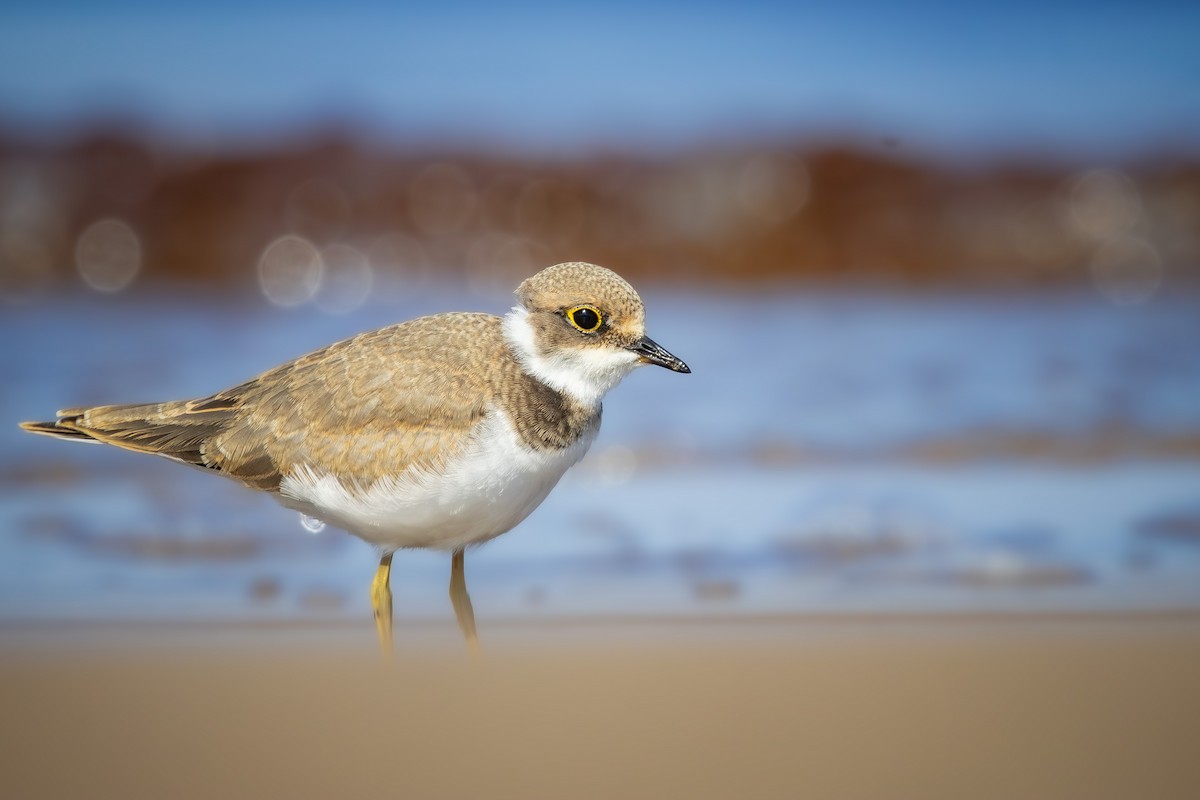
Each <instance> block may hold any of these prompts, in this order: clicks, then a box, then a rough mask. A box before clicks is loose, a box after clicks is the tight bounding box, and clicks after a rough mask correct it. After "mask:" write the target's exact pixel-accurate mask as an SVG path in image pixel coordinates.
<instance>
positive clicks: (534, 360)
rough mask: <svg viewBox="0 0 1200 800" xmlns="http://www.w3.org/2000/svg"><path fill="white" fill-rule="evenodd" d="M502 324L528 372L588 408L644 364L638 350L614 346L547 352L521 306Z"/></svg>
mask: <svg viewBox="0 0 1200 800" xmlns="http://www.w3.org/2000/svg"><path fill="white" fill-rule="evenodd" d="M503 328H504V338H505V339H506V340H507V341H508V343H509V345H510V346H511V347H512V348H513V350H514V351H515V352H516V354H517V358H518V359H520V361H521V365H522V366H523V367H524V368H525V371H526V372H528V373H529V374H530V375H532V376H533V377H535V378H537V379H538V380H539V381H541V382H542V383H544V384H546V385H547V386H549V387H550V388H551V389H554V390H555V391H559V392H562V393H563V394H565V395H568V396H570V397H572V398H573V399H574V400H576V401H577V402H578V403H579V404H580V405H582V406H584V407H585V408H595V407H597V406H599V405H600V401H601V400H602V399H603V398H604V395H605V394H606V393H607V392H608V390H609V389H611V388H613V387H614V386H616V385H617V384H618V383H620V382H621V379H622V378H624V377H625V376H626V375H628V374H629V373H630V372H632V371H633V370H634V369H635V368H637V367H638V366H640V365H641V362H640V361H639V360H638V356H637V354H636V353H633V352H630V351H629V350H623V349H615V348H611V347H572V348H568V349H564V350H558V351H554V352H550V353H547V352H544V351H543V350H542V348H541V347H539V346H538V342H537V340H536V336H535V334H534V330H533V326H532V325H530V324H529V311H528V310H527V309H525V308H522V307H521V306H516V307H514V308H513V310H512V311H510V312H508V313H507V314H505V315H504V323H503Z"/></svg>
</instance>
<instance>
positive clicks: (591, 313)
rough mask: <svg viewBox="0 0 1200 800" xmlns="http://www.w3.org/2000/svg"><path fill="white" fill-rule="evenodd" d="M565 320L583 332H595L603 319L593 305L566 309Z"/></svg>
mask: <svg viewBox="0 0 1200 800" xmlns="http://www.w3.org/2000/svg"><path fill="white" fill-rule="evenodd" d="M567 321H568V322H570V323H571V324H572V325H574V326H575V327H576V328H578V329H579V330H581V331H583V332H584V333H595V332H596V331H597V330H599V329H600V324H601V323H602V322H603V321H604V320H603V319H602V318H601V316H600V310H599V309H597V308H595V307H594V306H575V307H574V308H569V309H567Z"/></svg>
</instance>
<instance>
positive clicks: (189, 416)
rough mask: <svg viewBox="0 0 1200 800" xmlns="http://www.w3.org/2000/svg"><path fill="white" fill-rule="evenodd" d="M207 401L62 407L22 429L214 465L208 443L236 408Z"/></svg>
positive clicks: (226, 423) (191, 462)
mask: <svg viewBox="0 0 1200 800" xmlns="http://www.w3.org/2000/svg"><path fill="white" fill-rule="evenodd" d="M203 402H204V401H177V402H171V403H150V404H137V405H121V406H96V407H94V408H71V409H65V410H63V411H60V412H59V415H58V419H56V420H54V421H53V422H22V423H21V428H23V429H24V430H27V431H29V432H31V433H40V434H44V435H47V436H56V437H58V438H60V439H74V440H77V441H96V442H104V443H105V444H111V445H115V446H117V447H123V448H125V449H126V450H135V451H137V452H141V453H153V454H155V455H160V456H166V457H167V458H172V459H175V460H176V461H182V462H184V463H187V464H193V465H195V466H199V467H210V468H215V465H213V464H212V463H210V462H209V461H208V459H207V458H206V457H205V453H204V449H205V448H204V445H205V443H206V442H207V441H208V440H209V439H211V438H212V437H214V436H216V435H217V434H219V433H221V432H222V431H223V430H225V428H226V426H227V425H228V424H229V423H230V421H231V420H232V418H233V409H232V408H229V407H221V406H217V407H212V406H209V407H204V406H203V405H201V407H200V408H199V409H197V407H196V406H197V405H199V404H201V403H203Z"/></svg>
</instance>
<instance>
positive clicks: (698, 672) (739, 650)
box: [0, 615, 1200, 799]
mask: <svg viewBox="0 0 1200 800" xmlns="http://www.w3.org/2000/svg"><path fill="white" fill-rule="evenodd" d="M0 632H2V633H3V638H2V639H0V644H2V649H0V686H2V687H3V689H2V690H0V691H2V692H3V708H4V725H3V727H2V730H3V734H2V735H3V742H2V743H0V751H2V752H3V753H4V757H3V763H4V770H3V772H4V778H3V782H4V787H3V794H4V795H5V796H7V797H21V798H50V797H82V796H89V797H122V798H140V797H146V798H162V797H173V798H182V797H187V798H190V797H197V798H209V797H285V796H286V797H351V796H372V795H377V796H378V795H382V796H392V797H414V798H437V797H447V798H454V797H469V796H490V797H520V798H531V797H556V798H592V797H597V798H600V797H686V798H708V797H712V798H722V797H756V798H757V797H815V798H858V797H863V798H867V797H872V798H874V797H922V798H930V797H945V798H1015V797H1043V798H1075V797H1078V798H1091V799H1094V798H1108V797H1111V798H1132V797H1137V798H1170V797H1180V798H1183V797H1195V796H1196V791H1197V788H1198V787H1200V760H1198V759H1196V758H1195V742H1196V741H1197V740H1198V736H1200V691H1197V688H1196V678H1197V675H1200V618H1196V617H1195V616H1189V615H1176V616H1173V615H1160V616H1145V617H1139V616H1126V617H1108V618H1100V617H1095V616H1081V617H1076V618H1071V617H1059V618H1040V619H1039V618H1016V617H1013V618H970V617H960V618H943V619H908V620H903V619H901V620H889V619H880V618H875V619H871V618H849V619H845V620H841V621H837V620H821V619H812V618H799V617H798V618H793V619H787V618H776V619H768V620H761V621H754V620H749V621H745V620H744V621H738V622H718V621H690V622H678V621H671V620H657V621H640V622H639V621H615V622H612V623H604V622H588V623H579V624H574V623H570V622H561V623H540V624H534V623H512V624H508V625H504V624H496V625H493V626H492V628H491V629H490V630H487V631H485V633H484V637H485V652H484V655H483V658H482V659H481V660H480V661H478V662H471V661H470V659H468V657H467V656H466V654H465V652H464V651H463V649H462V645H461V642H458V641H456V640H455V638H454V636H453V631H452V630H449V629H447V628H445V627H444V626H441V625H436V626H435V625H417V624H413V625H410V626H408V627H406V628H405V627H402V628H401V629H400V630H399V631H398V644H399V648H398V653H397V658H396V660H395V662H394V663H393V664H392V665H391V666H386V665H384V664H383V663H382V662H381V659H380V658H379V656H378V654H377V653H376V652H375V651H374V642H373V641H372V636H371V631H370V630H369V629H367V628H365V627H361V626H325V627H322V626H318V625H305V624H299V625H295V626H265V627H254V626H242V627H236V626H235V627H222V626H213V627H206V626H203V625H191V626H188V627H184V628H178V629H175V630H170V629H167V628H159V627H156V626H147V625H125V626H121V625H111V624H109V625H100V626H98V627H85V626H82V625H57V626H49V627H47V626H35V625H30V626H24V627H22V626H9V627H7V628H5V629H3V631H0Z"/></svg>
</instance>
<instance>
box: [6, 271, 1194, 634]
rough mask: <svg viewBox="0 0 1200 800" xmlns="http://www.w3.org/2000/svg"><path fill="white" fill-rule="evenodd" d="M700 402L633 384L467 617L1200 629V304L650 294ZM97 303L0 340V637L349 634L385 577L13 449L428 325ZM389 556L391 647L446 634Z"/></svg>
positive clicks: (136, 478)
mask: <svg viewBox="0 0 1200 800" xmlns="http://www.w3.org/2000/svg"><path fill="white" fill-rule="evenodd" d="M647 295H648V296H647V302H648V306H649V309H650V315H649V332H650V334H651V335H652V336H653V337H654V338H655V339H656V340H658V341H659V342H661V343H662V344H663V345H664V346H666V347H668V348H669V349H671V350H672V351H673V352H676V353H677V354H678V355H680V356H681V357H683V358H684V359H685V360H686V361H688V363H689V364H690V365H691V366H692V368H693V370H694V374H692V375H688V376H680V375H676V374H672V373H668V372H666V371H664V370H653V369H645V370H641V371H639V372H638V373H637V374H635V375H633V376H631V377H630V378H629V379H627V380H626V382H625V383H624V384H623V385H622V386H620V387H618V389H617V390H615V391H614V392H613V394H612V395H610V397H609V399H608V401H607V402H606V404H605V420H604V428H603V430H602V432H601V435H600V438H599V440H598V442H597V444H596V446H595V447H594V449H593V451H592V453H591V454H589V456H588V458H587V459H585V461H584V462H583V463H582V464H581V465H580V466H579V467H577V468H576V469H575V470H574V471H573V472H571V473H570V474H568V476H567V478H565V479H564V481H563V483H562V485H560V487H559V488H558V489H557V490H556V491H555V492H554V493H553V494H552V495H551V497H550V498H549V500H547V502H546V503H545V504H544V506H543V507H542V508H541V509H539V510H538V511H537V512H535V514H534V515H533V516H532V517H531V518H530V519H529V520H527V521H526V522H525V523H524V524H522V525H521V526H520V527H519V528H517V529H516V530H515V531H513V532H512V533H510V534H508V535H506V536H504V537H501V539H499V540H497V541H495V542H493V543H491V544H489V545H488V546H486V547H484V548H482V549H480V550H477V551H474V552H473V553H472V554H470V555H469V557H468V560H467V569H468V574H469V580H470V585H471V590H472V595H473V597H474V600H475V605H476V610H477V613H478V614H479V616H480V618H481V619H482V620H486V619H488V618H489V617H502V616H516V617H530V616H539V615H546V616H554V615H559V614H584V615H593V614H634V615H654V614H732V615H738V614H760V613H765V614H774V613H807V612H822V613H824V612H829V613H840V612H889V611H919V612H924V611H935V612H936V611H989V610H994V611H1010V610H1017V611H1033V612H1040V611H1064V610H1123V611H1128V610H1161V609H1200V402H1197V401H1198V400H1200V348H1197V347H1196V346H1195V343H1196V342H1198V341H1200V303H1197V302H1196V301H1193V300H1180V299H1160V300H1158V301H1156V302H1155V303H1153V304H1148V305H1144V306H1134V307H1116V306H1111V305H1107V304H1105V303H1104V302H1103V301H1101V300H1098V299H1096V298H1092V297H1086V296H1082V295H1079V296H1053V297H1044V296H1039V297H1029V296H1011V297H1002V298H993V299H981V298H978V297H975V298H963V297H952V296H942V297H936V298H930V297H920V298H917V297H910V296H882V295H877V296H864V295H851V294H819V295H812V294H800V293H794V292H782V293H777V294H772V295H770V296H758V295H756V296H749V295H745V296H737V295H728V296H713V295H701V294H693V293H679V292H669V293H668V292H661V291H660V292H653V291H651V292H648V293H647ZM507 302H508V301H507V299H506V298H504V297H503V296H495V295H492V296H489V297H486V298H475V299H474V301H471V302H463V298H462V297H456V296H455V293H453V292H449V291H442V290H438V289H436V288H433V287H428V286H427V287H425V288H423V289H421V290H420V291H419V292H412V293H408V294H403V293H400V292H396V291H394V290H392V289H387V290H378V291H377V292H376V299H374V300H373V301H372V303H371V304H368V306H367V307H365V308H364V309H363V310H361V311H360V312H359V313H357V314H356V315H354V316H353V317H349V316H333V315H327V314H323V313H319V312H315V311H313V310H311V308H309V307H305V308H296V309H289V310H282V309H279V308H274V307H271V308H268V307H266V306H264V305H258V304H249V303H247V304H241V305H235V306H229V305H222V304H220V303H218V302H215V301H211V300H205V301H197V302H192V301H190V300H183V299H180V298H178V297H176V298H172V299H167V298H159V299H158V300H157V301H153V302H152V301H147V300H146V299H144V298H143V299H141V300H136V299H131V298H127V297H122V296H116V297H111V298H107V297H106V298H104V299H103V300H101V299H99V298H95V297H79V298H75V299H68V300H65V301H61V302H58V303H56V304H44V305H36V306H25V307H8V308H4V309H3V311H2V314H3V316H2V317H0V335H2V336H3V340H4V342H5V347H4V348H3V350H2V351H0V369H2V370H3V375H4V382H3V388H2V389H0V420H3V421H4V422H3V424H2V425H0V449H2V451H3V453H4V454H5V456H6V457H5V458H4V461H3V464H2V465H0V618H5V619H42V618H71V619H78V618H116V619H127V618H130V619H141V618H203V619H209V618H260V617H261V618H269V619H271V618H288V617H313V616H317V617H343V616H354V617H359V616H362V615H364V614H367V613H369V612H368V611H367V607H368V604H367V594H366V588H367V585H368V583H369V581H370V577H371V574H372V572H373V569H374V566H375V557H374V554H373V552H372V551H371V549H370V548H369V547H367V546H366V545H364V544H362V543H361V542H358V541H357V540H355V539H353V538H352V537H349V536H347V535H345V534H343V533H341V532H339V531H336V530H333V529H331V528H325V529H324V530H323V531H319V532H316V533H314V532H311V531H310V530H309V529H308V528H306V527H305V526H304V525H302V522H301V520H300V519H299V518H298V516H297V515H296V514H295V513H293V512H290V511H287V510H285V509H282V508H280V507H278V506H277V505H275V504H274V503H273V502H272V501H271V500H270V499H269V498H266V497H261V496H258V495H256V494H254V493H251V492H249V491H247V490H245V489H242V488H241V487H239V486H237V485H235V484H233V483H232V482H227V481H223V480H218V479H216V478H214V477H213V476H211V475H207V474H204V473H201V472H199V471H194V470H188V469H185V468H183V467H180V466H177V465H174V464H170V463H169V462H165V461H160V460H157V459H152V458H148V457H145V456H139V455H135V454H130V453H125V452H121V451H119V450H116V449H113V448H104V447H84V446H81V445H77V444H73V443H65V442H56V441H51V440H48V439H45V438H42V437H34V436H29V435H27V434H23V433H22V432H20V431H19V430H18V429H17V428H16V427H15V425H16V422H18V421H19V420H23V419H44V418H48V417H49V416H50V415H51V414H52V413H53V412H54V411H55V410H56V409H58V408H60V407H64V406H71V405H83V404H91V403H104V402H132V401H143V400H144V401H154V400H164V399H175V398H179V397H188V396H199V395H202V394H206V393H210V392H212V391H214V390H216V389H219V388H223V387H224V386H227V385H232V384H234V383H237V382H239V381H241V380H244V379H245V378H247V377H249V376H250V375H253V374H256V373H257V372H259V371H261V370H263V369H265V368H267V367H269V366H272V365H274V364H276V363H278V362H280V361H282V360H285V359H287V358H291V357H293V356H296V355H299V354H300V353H303V352H305V351H307V350H309V349H311V348H313V347H317V346H319V345H322V344H325V343H327V342H329V341H333V340H335V339H338V338H342V337H345V336H348V335H351V334H353V333H355V332H357V331H359V330H363V329H366V328H370V327H375V326H378V325H383V324H386V323H388V322H391V321H395V320H399V319H405V318H408V317H411V316H415V315H417V314H420V313H429V312H435V311H441V310H449V309H453V308H470V307H477V308H480V309H487V310H492V311H495V312H497V313H499V312H502V311H503V310H505V307H506V303H507ZM448 572H449V558H448V557H447V556H445V555H443V554H435V553H424V552H412V553H404V554H401V555H400V556H399V557H398V558H397V559H396V561H395V564H394V567H393V589H394V592H395V596H396V607H397V614H398V616H400V617H405V616H410V617H431V616H438V617H445V616H449V614H450V609H449V603H448V601H447V599H446V593H445V584H446V581H447V578H448Z"/></svg>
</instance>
